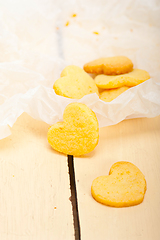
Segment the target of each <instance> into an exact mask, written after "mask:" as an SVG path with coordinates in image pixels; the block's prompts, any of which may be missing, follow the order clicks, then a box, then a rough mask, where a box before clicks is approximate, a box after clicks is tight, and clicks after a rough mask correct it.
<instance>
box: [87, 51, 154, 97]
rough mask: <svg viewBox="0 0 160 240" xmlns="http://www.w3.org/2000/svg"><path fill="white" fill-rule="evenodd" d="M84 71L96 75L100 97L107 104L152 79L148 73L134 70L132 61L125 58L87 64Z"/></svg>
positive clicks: (107, 59)
mask: <svg viewBox="0 0 160 240" xmlns="http://www.w3.org/2000/svg"><path fill="white" fill-rule="evenodd" d="M84 70H85V71H86V72H87V73H94V74H96V77H95V83H96V85H97V87H98V89H99V93H100V96H99V97H100V99H101V100H103V101H105V102H111V101H112V100H113V99H115V98H116V97H118V96H119V95H120V94H121V93H123V92H124V91H126V90H127V89H129V88H130V87H134V86H136V85H138V84H140V83H142V82H144V81H146V80H148V79H149V78H150V75H149V73H148V72H147V71H145V70H141V69H133V63H132V61H131V60H130V59H129V58H127V57H125V56H117V57H108V58H100V59H97V60H95V61H92V62H89V63H87V64H85V65H84Z"/></svg>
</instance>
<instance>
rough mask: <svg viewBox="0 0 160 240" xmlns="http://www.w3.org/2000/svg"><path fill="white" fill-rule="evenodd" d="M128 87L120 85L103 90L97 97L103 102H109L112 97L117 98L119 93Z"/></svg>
mask: <svg viewBox="0 0 160 240" xmlns="http://www.w3.org/2000/svg"><path fill="white" fill-rule="evenodd" d="M128 89H129V87H121V88H115V89H108V90H104V91H103V92H102V93H100V95H99V98H100V99H101V100H103V101H105V102H111V101H112V100H113V99H115V98H117V97H118V96H119V95H120V94H121V93H123V92H125V91H126V90H128Z"/></svg>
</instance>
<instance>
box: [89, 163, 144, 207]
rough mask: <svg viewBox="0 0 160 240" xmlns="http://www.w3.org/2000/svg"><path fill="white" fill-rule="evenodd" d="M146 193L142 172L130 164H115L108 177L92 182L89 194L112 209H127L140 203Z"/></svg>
mask: <svg viewBox="0 0 160 240" xmlns="http://www.w3.org/2000/svg"><path fill="white" fill-rule="evenodd" d="M145 191H146V180H145V177H144V175H143V174H142V172H141V171H140V170H139V169H138V168H137V167H136V166H135V165H134V164H132V163H129V162H124V161H121V162H117V163H114V164H113V165H112V167H111V169H110V172H109V175H108V176H101V177H98V178H96V179H94V180H93V183H92V187H91V193H92V196H93V198H94V199H95V200H96V201H97V202H100V203H102V204H105V205H108V206H112V207H128V206H134V205H137V204H139V203H141V202H142V201H143V199H144V194H145Z"/></svg>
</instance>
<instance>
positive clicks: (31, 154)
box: [0, 114, 74, 240]
mask: <svg viewBox="0 0 160 240" xmlns="http://www.w3.org/2000/svg"><path fill="white" fill-rule="evenodd" d="M48 127H49V126H48V125H47V124H45V123H43V122H40V121H37V120H34V119H32V118H31V117H29V116H28V115H27V114H22V116H20V117H19V119H18V120H17V122H16V123H15V124H14V126H13V128H12V129H11V131H12V135H11V136H9V137H7V138H5V139H3V140H1V141H0V240H53V239H58V240H64V239H71V240H72V239H74V228H73V218H72V206H71V202H70V200H69V197H70V195H71V193H70V184H69V176H68V165H67V157H66V156H65V155H63V154H59V153H58V152H55V151H54V150H52V149H51V147H50V146H49V144H48V142H47V138H46V137H47V130H48Z"/></svg>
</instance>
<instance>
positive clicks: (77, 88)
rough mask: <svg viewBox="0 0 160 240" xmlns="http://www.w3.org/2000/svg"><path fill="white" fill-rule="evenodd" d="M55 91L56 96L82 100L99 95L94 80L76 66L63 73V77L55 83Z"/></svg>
mask: <svg viewBox="0 0 160 240" xmlns="http://www.w3.org/2000/svg"><path fill="white" fill-rule="evenodd" d="M53 89H54V91H55V93H56V94H58V95H61V96H64V97H68V98H73V99H80V98H82V97H83V96H84V95H87V94H90V93H97V95H98V94H99V92H98V88H97V86H96V84H95V82H94V80H93V78H92V77H90V76H89V74H87V73H86V72H85V71H84V70H83V69H82V68H80V67H77V66H74V65H71V66H68V67H66V68H65V69H64V70H63V71H62V73H61V77H60V78H59V79H57V80H56V81H55V83H54V85H53Z"/></svg>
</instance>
